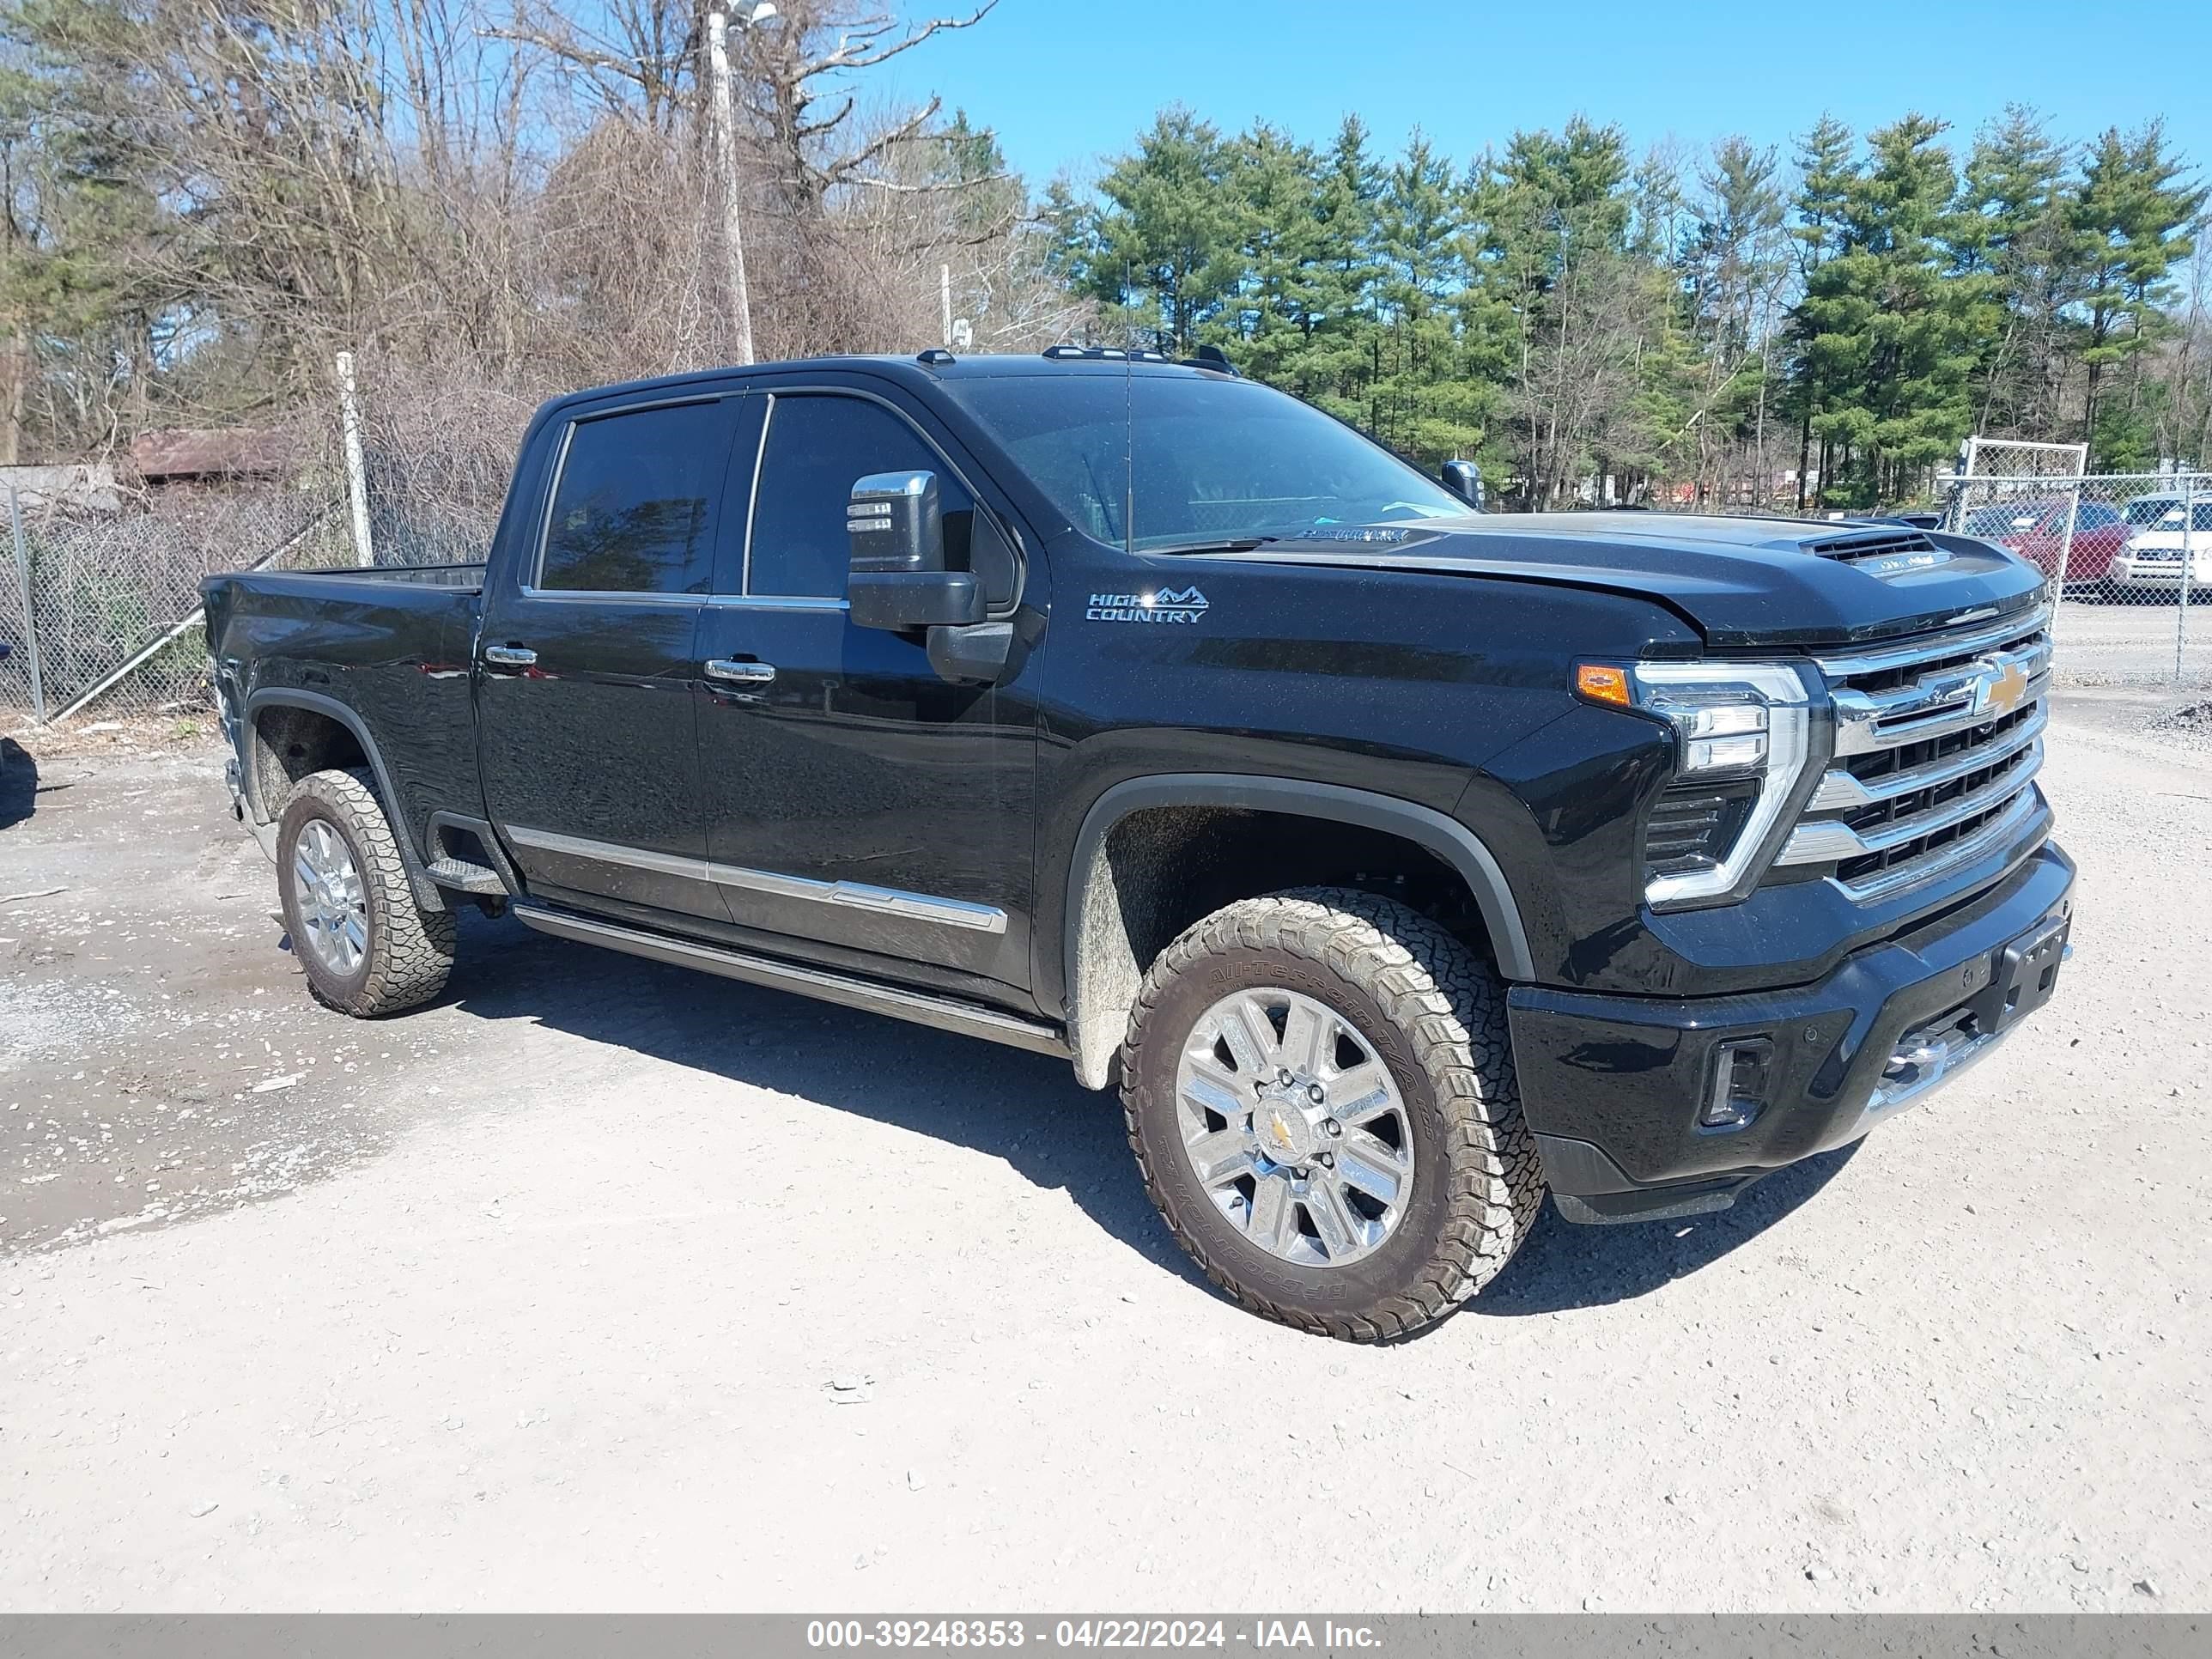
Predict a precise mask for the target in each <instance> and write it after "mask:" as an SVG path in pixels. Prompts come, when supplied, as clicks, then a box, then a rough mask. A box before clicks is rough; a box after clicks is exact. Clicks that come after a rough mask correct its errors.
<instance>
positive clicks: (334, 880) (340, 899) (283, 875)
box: [276, 771, 456, 1019]
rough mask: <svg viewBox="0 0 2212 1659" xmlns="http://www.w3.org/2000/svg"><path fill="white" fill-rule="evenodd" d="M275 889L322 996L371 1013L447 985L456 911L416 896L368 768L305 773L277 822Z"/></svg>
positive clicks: (413, 1001)
mask: <svg viewBox="0 0 2212 1659" xmlns="http://www.w3.org/2000/svg"><path fill="white" fill-rule="evenodd" d="M276 888H277V892H278V895H279V896H280V897H281V899H282V900H283V906H284V926H285V928H286V930H287V931H288V932H289V933H290V934H291V936H292V951H293V954H294V955H295V956H297V957H299V959H300V966H301V968H302V969H306V971H307V988H308V989H309V990H311V991H313V993H314V995H315V1000H317V1001H318V1002H320V1003H322V1004H324V1005H325V1006H327V1007H331V1008H335V1009H337V1011H338V1012H340V1013H343V1014H352V1015H354V1016H355V1017H356V1018H364V1019H365V1018H373V1017H374V1016H376V1015H378V1014H392V1013H398V1012H399V1011H400V1010H402V1009H404V1008H412V1007H414V1006H416V1005H417V1004H418V1003H423V1002H428V1000H430V999H431V998H432V997H435V996H436V995H437V994H438V993H439V992H441V990H443V989H445V987H446V975H447V974H448V973H450V972H451V971H452V969H453V949H454V942H455V933H456V928H455V924H454V920H453V912H452V911H450V910H444V909H438V910H425V909H423V908H422V907H421V906H420V905H419V904H417V903H416V900H415V889H414V885H413V884H412V883H410V881H409V880H408V879H407V866H406V865H405V863H404V861H403V860H402V859H401V857H400V854H399V842H398V838H397V837H396V836H395V835H394V833H393V830H392V824H391V822H390V821H389V820H388V819H387V818H386V817H385V815H384V808H383V806H382V805H380V803H379V802H378V800H377V799H376V792H375V791H374V789H372V788H371V787H369V781H368V775H366V774H365V773H362V772H358V771H349V772H340V771H329V772H316V773H313V774H310V775H308V776H307V777H304V778H302V779H301V780H300V782H299V786H298V787H297V788H295V790H294V791H293V793H292V799H291V802H290V804H289V805H287V806H286V807H285V809H284V816H283V818H282V819H281V820H280V821H279V823H278V824H277V827H276Z"/></svg>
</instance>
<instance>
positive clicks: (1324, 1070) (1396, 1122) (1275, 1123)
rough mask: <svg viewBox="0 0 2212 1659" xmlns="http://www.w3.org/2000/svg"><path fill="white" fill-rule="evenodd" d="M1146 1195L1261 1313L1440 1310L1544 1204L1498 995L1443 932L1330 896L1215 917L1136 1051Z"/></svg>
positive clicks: (1523, 1231)
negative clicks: (1514, 1077) (1150, 1195)
mask: <svg viewBox="0 0 2212 1659" xmlns="http://www.w3.org/2000/svg"><path fill="white" fill-rule="evenodd" d="M1121 1075H1122V1103H1123V1109H1124V1110H1125V1112H1126V1114H1127V1121H1128V1128H1129V1139H1130V1144H1131V1146H1133V1147H1134V1149H1135V1151H1136V1154H1137V1160H1138V1163H1139V1166H1140V1167H1141V1169H1142V1170H1143V1172H1144V1176H1145V1184H1146V1190H1147V1191H1148V1192H1149V1193H1150V1194H1152V1200H1153V1202H1154V1203H1155V1204H1157V1205H1158V1206H1159V1210H1160V1213H1161V1214H1162V1215H1163V1216H1164V1218H1166V1220H1167V1223H1168V1225H1169V1227H1170V1230H1171V1231H1173V1232H1174V1233H1175V1236H1176V1238H1177V1240H1178V1241H1180V1242H1181V1243H1182V1246H1183V1248H1184V1249H1187V1250H1188V1251H1189V1252H1190V1254H1191V1255H1192V1256H1193V1257H1194V1259H1195V1260H1196V1261H1197V1262H1198V1263H1199V1265H1200V1267H1203V1268H1204V1269H1205V1270H1206V1274H1207V1276H1208V1277H1209V1278H1211V1279H1212V1280H1213V1282H1214V1283H1215V1284H1217V1285H1220V1286H1221V1288H1222V1289H1224V1290H1225V1291H1228V1292H1229V1294H1230V1295H1231V1296H1232V1297H1236V1299H1237V1301H1238V1302H1239V1303H1241V1304H1243V1305H1244V1306H1245V1307H1247V1308H1249V1309H1250V1310H1252V1311H1254V1312H1255V1313H1258V1314H1261V1315H1263V1316H1266V1317H1267V1318H1270V1319H1275V1320H1279V1321H1281V1322H1283V1323H1285V1324H1289V1325H1294V1326H1297V1327H1298V1328H1301V1329H1304V1330H1310V1331H1314V1332H1316V1333H1320V1334H1326V1335H1330V1336H1336V1337H1342V1338H1345V1339H1347V1340H1353V1341H1375V1340H1381V1339H1383V1338H1387V1337H1395V1336H1402V1335H1406V1334H1410V1333H1411V1332H1413V1331H1416V1330H1419V1329H1420V1328H1422V1327H1424V1326H1425V1325H1428V1324H1431V1323H1432V1322H1435V1321H1437V1320H1438V1319H1441V1318H1443V1316H1445V1315H1447V1314H1449V1313H1450V1312H1451V1311H1452V1310H1454V1309H1455V1308H1456V1307H1458V1306H1459V1304H1461V1303H1462V1302H1464V1301H1465V1300H1467V1299H1468V1297H1471V1296H1473V1295H1474V1294H1475V1293H1476V1292H1477V1291H1480V1289H1481V1288H1482V1287H1483V1286H1484V1285H1486V1284H1488V1283H1489V1282H1490V1280H1491V1279H1492V1278H1493V1277H1495V1276H1496V1274H1497V1273H1498V1270H1499V1269H1500V1268H1501V1267H1504V1265H1505V1262H1506V1261H1507V1260H1508V1259H1509V1258H1510V1256H1511V1255H1512V1254H1513V1252H1514V1250H1515V1249H1516V1248H1518V1246H1519V1244H1520V1243H1521V1241H1522V1238H1523V1237H1525V1236H1526V1235H1527V1232H1528V1228H1529V1227H1530V1225H1532V1224H1533V1223H1534V1219H1535V1215H1536V1211H1537V1208H1538V1206H1539V1205H1540V1204H1541V1200H1542V1195H1543V1186H1542V1179H1541V1175H1540V1173H1539V1170H1538V1164H1537V1159H1536V1155H1535V1149H1534V1144H1533V1142H1532V1141H1531V1139H1530V1138H1529V1135H1528V1129H1527V1127H1526V1126H1525V1125H1524V1124H1523V1123H1522V1118H1521V1110H1520V1099H1519V1095H1518V1093H1517V1091H1516V1089H1515V1086H1514V1082H1513V1069H1512V1060H1511V1054H1510V1048H1509V1046H1508V1043H1507V1040H1506V1031H1505V1009H1504V993H1503V987H1501V986H1500V985H1499V984H1498V980H1497V978H1496V976H1495V975H1492V973H1491V972H1490V971H1489V970H1488V969H1487V968H1486V967H1485V966H1484V965H1483V963H1481V962H1480V959H1479V958H1477V957H1475V956H1474V953H1473V952H1472V951H1469V950H1468V948H1467V947H1466V946H1465V945H1462V944H1461V943H1460V942H1459V941H1458V940H1457V939H1454V938H1453V937H1452V936H1451V935H1450V934H1449V933H1446V932H1445V931H1444V930H1443V928H1442V927H1438V926H1437V924H1436V923H1434V922H1432V921H1429V920H1427V919H1426V918H1425V917H1423V916H1422V915H1419V913H1418V912H1415V911H1413V910H1411V909H1408V908H1407V907H1405V906H1404V905H1401V904H1398V903H1395V902H1392V901H1390V900H1388V899H1384V898H1380V897H1377V896H1375V895H1372V894H1368V893H1361V892H1356V891H1350V890H1334V889H1318V890H1307V891H1299V892H1293V893H1285V894H1279V895H1277V896H1272V897H1268V898H1261V899H1249V900H1245V901H1243V902H1239V903H1237V904H1232V905H1230V906H1229V907H1227V908H1225V909H1222V910H1218V911H1216V912H1215V913H1214V914H1213V915H1210V916H1208V917H1206V919H1205V920H1204V921H1201V922H1200V923H1199V924H1198V925H1197V926H1196V927H1193V928H1191V929H1190V930H1189V931H1188V933H1184V934H1183V935H1182V937H1181V938H1180V939H1176V941H1175V943H1174V944H1172V945H1170V946H1169V947H1168V948H1167V950H1165V951H1163V952H1162V953H1161V955H1160V957H1159V959H1158V962H1156V963H1153V965H1152V971H1151V972H1150V973H1149V974H1147V975H1146V979H1145V983H1144V986H1143V988H1142V990H1141V991H1140V992H1139V996H1138V1000H1137V1004H1136V1006H1135V1008H1134V1010H1133V1012H1132V1015H1131V1018H1130V1025H1129V1034H1128V1040H1127V1043H1126V1044H1125V1046H1124V1047H1123V1048H1122V1051H1121Z"/></svg>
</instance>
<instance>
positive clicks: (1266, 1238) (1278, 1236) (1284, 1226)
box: [1246, 1175, 1298, 1255]
mask: <svg viewBox="0 0 2212 1659" xmlns="http://www.w3.org/2000/svg"><path fill="white" fill-rule="evenodd" d="M1246 1231H1249V1233H1250V1235H1251V1238H1252V1242H1253V1243H1255V1244H1257V1245H1258V1246H1259V1247H1260V1248H1261V1249H1263V1250H1267V1251H1269V1252H1270V1253H1272V1254H1273V1255H1283V1254H1284V1253H1285V1249H1286V1248H1287V1246H1288V1245H1290V1244H1295V1243H1297V1238H1298V1222H1297V1211H1296V1209H1294V1208H1293V1207H1292V1206H1291V1183H1290V1182H1288V1181H1287V1180H1285V1178H1284V1177H1283V1176H1279V1175H1278V1176H1261V1178H1260V1182H1259V1184H1258V1186H1257V1187H1255V1188H1254V1190H1253V1194H1252V1220H1251V1225H1249V1228H1248V1229H1247V1230H1246Z"/></svg>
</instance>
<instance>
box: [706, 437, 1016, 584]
mask: <svg viewBox="0 0 2212 1659" xmlns="http://www.w3.org/2000/svg"><path fill="white" fill-rule="evenodd" d="M908 471H928V472H934V473H935V474H936V475H937V500H938V507H939V511H940V512H942V513H943V514H944V516H945V563H946V565H947V566H948V567H949V568H952V569H955V570H959V569H964V568H966V567H967V562H968V532H969V525H970V522H971V517H970V515H971V514H972V513H973V512H974V510H975V503H974V502H973V501H970V500H969V495H968V492H967V491H966V490H965V489H962V488H961V487H960V481H959V480H958V479H957V478H956V477H953V476H952V474H951V471H950V469H948V468H947V467H946V466H945V460H944V458H943V457H941V456H940V455H939V454H938V453H937V452H936V451H935V450H934V449H932V448H931V447H929V445H928V444H927V443H926V442H924V441H923V440H922V436H921V434H920V433H918V432H916V431H915V429H914V428H912V427H911V426H909V425H908V424H907V422H905V421H904V420H903V419H902V418H901V417H900V416H896V415H895V414H893V413H892V412H891V411H890V410H888V409H885V408H884V406H883V405H882V404H876V403H870V402H868V401H866V399H865V398H837V397H823V396H796V395H792V394H784V395H781V396H779V397H778V398H776V400H775V409H774V410H773V412H772V413H771V414H770V415H769V422H768V449H767V452H766V453H764V454H763V457H762V458H761V476H760V498H759V500H758V501H757V502H756V503H755V504H754V507H753V530H752V545H751V552H750V563H749V567H748V568H749V570H750V580H748V581H747V582H746V585H745V591H746V592H750V593H768V594H784V595H796V596H799V597H802V598H807V599H842V597H843V596H844V592H845V575H846V572H847V570H848V568H849V566H850V562H851V557H852V551H851V550H852V544H851V542H850V540H849V539H848V537H847V535H846V531H845V503H846V502H847V501H849V500H850V499H851V498H852V494H853V481H854V479H856V478H860V477H866V475H867V474H869V473H871V472H908ZM986 586H989V584H988V583H987V584H986Z"/></svg>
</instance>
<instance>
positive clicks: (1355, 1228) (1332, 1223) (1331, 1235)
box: [1306, 1179, 1364, 1261]
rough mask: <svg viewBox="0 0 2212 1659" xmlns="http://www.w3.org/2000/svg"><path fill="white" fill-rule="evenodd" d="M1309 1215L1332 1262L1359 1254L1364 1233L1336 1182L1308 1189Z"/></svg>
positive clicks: (1318, 1182)
mask: <svg viewBox="0 0 2212 1659" xmlns="http://www.w3.org/2000/svg"><path fill="white" fill-rule="evenodd" d="M1306 1214H1307V1215H1308V1216H1309V1217H1310V1218H1312V1220H1313V1229H1314V1232H1315V1233H1316V1235H1317V1236H1318V1237H1320V1239H1321V1247H1322V1249H1324V1250H1326V1251H1328V1259H1329V1260H1330V1261H1342V1260H1343V1259H1344V1258H1346V1256H1349V1255H1353V1254H1354V1253H1355V1252H1357V1251H1358V1249H1359V1246H1360V1244H1361V1243H1362V1238H1361V1235H1362V1233H1363V1232H1364V1229H1363V1228H1362V1227H1361V1226H1360V1225H1359V1223H1358V1221H1357V1220H1355V1219H1354V1218H1353V1217H1352V1211H1351V1209H1350V1208H1349V1206H1346V1203H1345V1201H1344V1194H1343V1192H1342V1191H1341V1190H1340V1188H1338V1186H1337V1184H1336V1182H1334V1181H1333V1180H1326V1179H1325V1180H1320V1181H1316V1182H1313V1183H1312V1185H1310V1186H1309V1187H1308V1188H1306Z"/></svg>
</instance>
